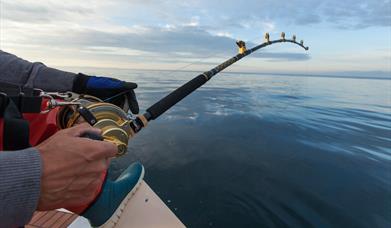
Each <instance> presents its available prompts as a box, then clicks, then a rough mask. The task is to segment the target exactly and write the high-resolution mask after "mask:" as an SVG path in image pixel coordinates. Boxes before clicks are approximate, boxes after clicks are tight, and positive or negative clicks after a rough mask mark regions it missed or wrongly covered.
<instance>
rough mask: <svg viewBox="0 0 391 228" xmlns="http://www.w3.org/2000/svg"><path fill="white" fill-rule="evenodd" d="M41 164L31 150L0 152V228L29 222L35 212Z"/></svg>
mask: <svg viewBox="0 0 391 228" xmlns="http://www.w3.org/2000/svg"><path fill="white" fill-rule="evenodd" d="M41 170H42V161H41V157H40V154H39V152H38V151H37V150H36V149H34V148H28V149H25V150H19V151H12V152H6V151H1V152H0V221H1V223H0V227H1V228H2V227H19V226H23V225H25V224H26V223H28V222H29V220H30V219H31V217H32V215H33V212H34V211H35V209H36V208H37V205H38V200H39V195H40V186H41Z"/></svg>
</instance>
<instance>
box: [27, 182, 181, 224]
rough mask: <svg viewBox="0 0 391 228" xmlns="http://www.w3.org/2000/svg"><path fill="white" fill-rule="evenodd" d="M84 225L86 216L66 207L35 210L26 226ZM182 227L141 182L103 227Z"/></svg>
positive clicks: (146, 185)
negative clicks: (128, 199) (123, 205)
mask: <svg viewBox="0 0 391 228" xmlns="http://www.w3.org/2000/svg"><path fill="white" fill-rule="evenodd" d="M49 227H50V228H65V227H69V228H87V227H90V224H89V222H88V220H87V219H85V218H83V217H81V216H78V215H76V214H73V213H72V212H70V211H67V210H65V209H58V210H53V211H40V212H35V213H34V216H33V218H32V219H31V221H30V222H29V224H28V225H26V228H49ZM109 227H113V228H132V227H137V228H138V227H145V228H149V227H151V228H152V227H153V228H166V227H167V228H183V227H186V226H185V225H184V224H183V223H182V222H181V220H180V219H179V218H178V217H177V216H176V215H175V214H174V213H173V212H172V211H171V210H170V209H169V208H168V207H167V205H166V204H165V203H164V202H163V200H161V199H160V198H159V196H158V195H157V194H156V193H155V192H154V191H153V190H152V189H151V188H150V187H149V185H148V184H147V183H146V182H145V181H142V182H141V184H140V186H139V187H138V189H137V190H136V191H135V193H134V195H133V196H132V197H131V198H130V201H129V202H128V203H127V204H126V205H125V207H124V209H123V212H122V213H121V215H120V216H119V218H118V220H116V221H114V220H112V221H110V220H109V221H108V222H106V223H105V225H103V226H102V228H109Z"/></svg>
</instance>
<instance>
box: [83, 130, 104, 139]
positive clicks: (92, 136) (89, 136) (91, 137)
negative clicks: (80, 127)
mask: <svg viewBox="0 0 391 228" xmlns="http://www.w3.org/2000/svg"><path fill="white" fill-rule="evenodd" d="M80 137H82V138H89V139H92V140H98V141H103V136H102V135H100V134H96V133H90V132H86V133H84V134H82V135H81V136H80Z"/></svg>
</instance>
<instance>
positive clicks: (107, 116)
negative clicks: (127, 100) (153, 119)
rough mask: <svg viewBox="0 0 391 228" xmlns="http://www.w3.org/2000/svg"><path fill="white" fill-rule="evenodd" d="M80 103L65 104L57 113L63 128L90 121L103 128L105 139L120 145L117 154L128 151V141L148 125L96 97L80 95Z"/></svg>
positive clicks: (58, 120) (78, 100)
mask: <svg viewBox="0 0 391 228" xmlns="http://www.w3.org/2000/svg"><path fill="white" fill-rule="evenodd" d="M77 102H79V103H80V105H69V106H64V107H62V109H61V110H60V112H59V114H58V115H57V123H58V126H59V127H60V128H61V129H65V128H69V127H73V126H75V125H77V124H80V123H82V122H88V123H89V124H90V125H92V126H93V127H95V128H99V129H101V130H102V137H103V139H104V141H108V142H112V143H114V144H115V145H116V146H117V147H118V152H117V156H122V155H124V154H125V153H126V151H127V146H128V141H129V139H130V138H132V137H133V136H134V135H135V132H137V131H138V130H139V128H141V127H143V126H145V125H146V122H145V123H144V122H143V121H140V120H141V119H140V118H132V117H131V116H129V114H127V113H126V112H125V111H124V110H122V109H121V108H119V107H118V106H116V105H113V104H110V103H106V102H103V101H101V100H100V99H98V98H95V97H90V96H89V97H80V98H79V99H77Z"/></svg>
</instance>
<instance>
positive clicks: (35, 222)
mask: <svg viewBox="0 0 391 228" xmlns="http://www.w3.org/2000/svg"><path fill="white" fill-rule="evenodd" d="M77 217H78V216H77V215H75V214H71V213H68V212H63V211H57V210H53V211H37V212H35V213H34V215H33V218H32V219H31V221H30V222H29V224H28V225H26V226H25V227H26V228H37V227H39V228H49V227H50V228H64V227H68V226H69V225H70V224H71V223H72V222H73V221H75V220H76V218H77Z"/></svg>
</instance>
